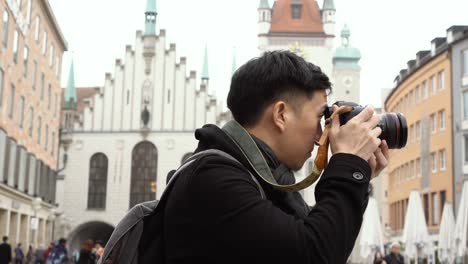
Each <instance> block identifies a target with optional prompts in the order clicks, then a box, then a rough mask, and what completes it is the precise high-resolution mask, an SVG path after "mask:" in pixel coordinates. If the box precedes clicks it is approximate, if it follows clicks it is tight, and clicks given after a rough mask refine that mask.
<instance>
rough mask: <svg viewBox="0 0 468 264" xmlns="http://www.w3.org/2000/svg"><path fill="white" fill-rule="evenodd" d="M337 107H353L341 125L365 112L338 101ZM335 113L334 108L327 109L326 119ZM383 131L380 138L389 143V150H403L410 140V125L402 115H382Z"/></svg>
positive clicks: (344, 115) (358, 106)
mask: <svg viewBox="0 0 468 264" xmlns="http://www.w3.org/2000/svg"><path fill="white" fill-rule="evenodd" d="M335 104H336V105H337V106H351V107H352V110H351V111H350V112H347V113H343V114H341V115H340V124H341V125H344V124H346V123H347V122H348V121H349V120H350V119H351V118H353V117H355V116H356V115H358V114H359V113H361V112H362V110H364V107H362V106H360V105H358V104H356V103H352V102H343V101H338V102H336V103H335ZM332 113H333V111H332V108H331V107H328V108H327V109H325V113H324V114H325V118H329V117H330V116H331V114H332ZM377 126H378V127H380V128H381V129H382V134H380V136H379V138H380V139H381V140H385V141H387V145H388V148H390V149H401V148H403V147H405V146H406V141H407V139H408V124H407V122H406V117H405V116H404V115H403V114H401V113H386V114H383V115H381V121H380V123H379V124H378V125H377Z"/></svg>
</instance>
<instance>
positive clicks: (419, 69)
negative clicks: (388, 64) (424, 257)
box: [385, 27, 468, 240]
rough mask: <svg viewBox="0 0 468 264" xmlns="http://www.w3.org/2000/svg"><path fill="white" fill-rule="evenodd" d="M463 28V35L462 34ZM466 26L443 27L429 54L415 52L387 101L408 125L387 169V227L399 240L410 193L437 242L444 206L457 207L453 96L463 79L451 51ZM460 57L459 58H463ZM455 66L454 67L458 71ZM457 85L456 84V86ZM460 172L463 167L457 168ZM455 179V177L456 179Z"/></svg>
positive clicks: (392, 153) (464, 34) (390, 107)
mask: <svg viewBox="0 0 468 264" xmlns="http://www.w3.org/2000/svg"><path fill="white" fill-rule="evenodd" d="M464 30H465V31H464ZM467 36H468V35H467V34H466V29H465V27H451V28H449V29H447V37H444V38H435V39H434V40H432V42H431V50H423V51H419V52H418V53H417V54H416V59H415V60H410V61H408V63H407V68H406V69H403V70H401V71H400V74H399V75H398V76H397V77H396V79H395V83H396V86H395V88H394V89H393V90H392V91H391V93H390V94H389V96H388V97H387V99H386V101H385V109H386V111H388V112H401V113H404V114H405V116H406V118H407V121H408V144H407V146H406V147H405V148H403V149H400V150H393V151H391V153H390V161H389V166H388V173H389V182H388V184H389V185H388V203H389V225H390V227H391V230H392V231H393V235H395V236H397V237H399V236H400V235H401V232H402V230H403V228H404V219H405V215H406V208H407V205H408V197H409V193H410V191H412V190H418V191H419V192H420V193H421V196H422V197H421V200H422V203H423V205H422V206H423V209H424V214H425V217H426V222H427V225H428V228H429V232H430V234H431V237H432V238H433V239H434V240H436V239H437V236H436V234H437V233H438V229H439V224H440V218H441V215H442V209H443V206H444V204H445V203H446V202H449V203H450V204H451V205H453V206H454V209H456V208H457V205H458V204H459V194H458V195H457V193H458V192H460V191H461V190H458V189H459V188H458V187H457V186H458V184H459V182H460V180H461V177H455V175H456V174H455V171H456V166H460V165H456V163H455V162H454V161H455V160H456V159H457V158H456V156H460V153H461V150H456V149H455V146H456V143H455V144H454V141H456V139H455V138H456V123H457V122H456V119H455V118H456V117H457V116H460V115H459V114H458V115H457V114H455V111H460V109H458V110H457V109H456V107H455V108H454V107H453V106H454V101H459V96H460V93H461V92H462V91H461V90H460V89H458V90H459V94H458V95H456V97H454V96H453V93H454V89H455V87H456V84H455V83H453V80H454V78H458V80H459V84H461V83H462V81H463V79H462V77H461V75H460V74H458V76H457V77H454V76H456V74H455V73H456V72H461V70H460V67H461V66H462V65H461V63H460V65H456V64H454V59H453V56H454V50H455V49H454V47H457V46H456V45H458V44H457V43H461V41H462V40H463V39H466V38H467ZM461 55H462V53H461V52H460V55H459V56H458V57H461ZM456 68H458V69H456ZM459 87H460V86H459ZM460 169H463V168H462V167H461V166H460V168H459V170H460ZM458 178H459V179H458Z"/></svg>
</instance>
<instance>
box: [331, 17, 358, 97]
mask: <svg viewBox="0 0 468 264" xmlns="http://www.w3.org/2000/svg"><path fill="white" fill-rule="evenodd" d="M350 37H351V31H350V30H349V28H348V26H347V25H344V27H343V29H342V30H341V46H340V47H338V48H337V49H336V51H335V53H334V55H333V80H334V89H333V97H334V98H333V100H335V101H336V100H340V101H351V102H356V103H359V100H360V78H361V67H360V66H359V60H360V59H361V52H360V51H359V49H357V48H354V47H352V46H351V44H350V41H349V39H350Z"/></svg>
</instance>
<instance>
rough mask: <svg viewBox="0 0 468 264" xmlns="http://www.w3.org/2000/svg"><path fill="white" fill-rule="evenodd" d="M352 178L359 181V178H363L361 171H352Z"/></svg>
mask: <svg viewBox="0 0 468 264" xmlns="http://www.w3.org/2000/svg"><path fill="white" fill-rule="evenodd" d="M353 178H354V179H356V180H358V181H360V180H362V179H364V175H362V173H360V172H355V173H353Z"/></svg>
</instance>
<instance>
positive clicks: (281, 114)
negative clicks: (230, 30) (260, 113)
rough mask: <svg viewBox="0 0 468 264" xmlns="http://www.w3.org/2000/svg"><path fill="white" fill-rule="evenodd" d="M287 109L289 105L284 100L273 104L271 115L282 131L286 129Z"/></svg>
mask: <svg viewBox="0 0 468 264" xmlns="http://www.w3.org/2000/svg"><path fill="white" fill-rule="evenodd" d="M287 111H288V106H287V105H286V103H285V102H284V101H278V102H276V103H275V104H273V106H272V112H271V117H272V119H273V125H274V126H275V127H276V128H277V129H279V131H280V132H284V131H285V130H286V119H287Z"/></svg>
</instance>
